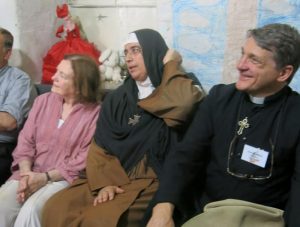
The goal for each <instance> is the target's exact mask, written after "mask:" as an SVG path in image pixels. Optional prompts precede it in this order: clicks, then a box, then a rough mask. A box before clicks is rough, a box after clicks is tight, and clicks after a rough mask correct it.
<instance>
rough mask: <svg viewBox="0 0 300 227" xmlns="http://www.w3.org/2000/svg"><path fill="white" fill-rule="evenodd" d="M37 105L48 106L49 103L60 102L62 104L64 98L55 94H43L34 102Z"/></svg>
mask: <svg viewBox="0 0 300 227" xmlns="http://www.w3.org/2000/svg"><path fill="white" fill-rule="evenodd" d="M34 101H35V102H36V103H40V104H41V103H46V104H47V105H48V104H49V103H53V102H57V101H60V102H62V97H60V95H58V94H56V93H54V92H47V93H44V94H41V95H39V96H37V97H36V98H35V100H34Z"/></svg>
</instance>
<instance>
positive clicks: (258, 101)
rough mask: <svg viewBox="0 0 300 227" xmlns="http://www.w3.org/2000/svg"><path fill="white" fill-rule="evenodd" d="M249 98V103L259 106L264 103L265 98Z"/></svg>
mask: <svg viewBox="0 0 300 227" xmlns="http://www.w3.org/2000/svg"><path fill="white" fill-rule="evenodd" d="M249 98H250V100H251V102H253V103H254V104H258V105H261V104H264V102H265V97H254V96H251V95H249Z"/></svg>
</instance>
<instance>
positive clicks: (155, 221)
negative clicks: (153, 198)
mask: <svg viewBox="0 0 300 227" xmlns="http://www.w3.org/2000/svg"><path fill="white" fill-rule="evenodd" d="M173 212H174V205H173V204H172V203H158V204H156V206H155V207H154V208H153V210H152V217H151V218H150V220H149V222H148V224H147V227H174V226H175V224H174V221H173Z"/></svg>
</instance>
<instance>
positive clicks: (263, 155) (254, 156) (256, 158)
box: [241, 144, 269, 168]
mask: <svg viewBox="0 0 300 227" xmlns="http://www.w3.org/2000/svg"><path fill="white" fill-rule="evenodd" d="M268 155H269V152H267V151H265V150H263V149H260V148H256V147H252V146H250V145H247V144H245V146H244V149H243V153H242V157H241V159H242V160H244V161H246V162H250V163H252V164H254V165H257V166H260V167H262V168H265V166H266V163H267V160H268Z"/></svg>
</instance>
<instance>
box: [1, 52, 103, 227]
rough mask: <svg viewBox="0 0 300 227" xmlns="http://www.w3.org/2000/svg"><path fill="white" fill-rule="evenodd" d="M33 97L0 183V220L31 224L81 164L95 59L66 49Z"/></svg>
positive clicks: (95, 83)
mask: <svg viewBox="0 0 300 227" xmlns="http://www.w3.org/2000/svg"><path fill="white" fill-rule="evenodd" d="M52 80H53V86H52V91H51V92H49V93H46V94H44V95H41V96H39V97H37V98H36V100H35V102H34V105H33V107H32V109H31V111H30V113H29V117H28V119H27V121H26V123H25V125H24V128H23V130H22V131H21V132H20V135H19V138H18V144H17V147H16V149H15V150H14V152H13V158H14V161H13V164H12V171H13V174H12V176H11V177H10V178H9V179H8V181H7V182H6V183H5V184H4V185H3V186H2V187H1V188H0V201H1V202H0V226H1V227H6V226H7V227H8V226H9V227H10V226H16V227H22V226H28V227H29V226H30V227H36V226H41V225H40V215H41V210H42V208H43V206H44V203H45V202H46V201H47V200H48V198H49V197H50V196H51V195H53V194H54V193H56V192H57V191H59V190H61V189H63V188H65V187H67V186H68V185H69V184H70V183H72V182H73V181H74V180H75V179H76V178H78V174H79V171H81V170H82V169H84V168H85V164H86V162H85V161H86V156H87V151H88V147H89V144H90V142H91V139H92V136H93V135H94V132H95V128H96V121H97V118H98V115H99V109H100V107H99V102H98V98H97V97H98V96H99V95H98V94H99V91H98V88H99V70H98V66H97V64H96V63H95V62H94V61H93V60H92V59H90V58H89V57H86V56H81V55H68V56H65V58H64V59H63V60H62V61H61V62H60V64H59V65H58V66H57V72H56V73H55V74H54V76H53V77H52Z"/></svg>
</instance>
